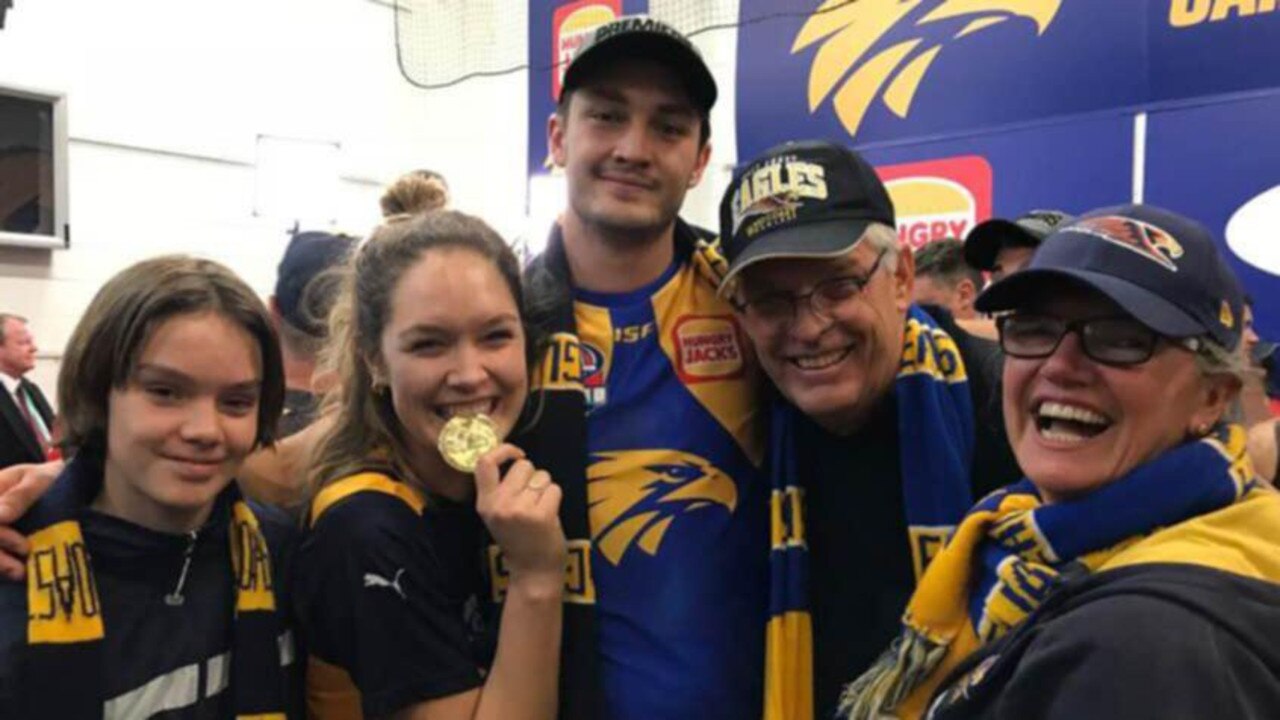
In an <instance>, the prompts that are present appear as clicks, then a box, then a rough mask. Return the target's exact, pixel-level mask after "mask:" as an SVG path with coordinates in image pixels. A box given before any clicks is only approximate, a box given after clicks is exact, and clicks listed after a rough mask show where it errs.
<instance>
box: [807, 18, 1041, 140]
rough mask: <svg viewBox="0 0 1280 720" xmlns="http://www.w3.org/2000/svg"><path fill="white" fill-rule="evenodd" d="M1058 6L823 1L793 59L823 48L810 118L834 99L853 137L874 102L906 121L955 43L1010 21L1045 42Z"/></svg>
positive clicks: (813, 79) (814, 73)
mask: <svg viewBox="0 0 1280 720" xmlns="http://www.w3.org/2000/svg"><path fill="white" fill-rule="evenodd" d="M1061 5H1062V0H858V2H854V3H850V2H848V0H826V2H824V3H822V5H821V6H819V7H818V9H817V10H816V11H814V13H813V15H811V16H810V17H809V20H808V21H807V22H805V24H804V26H803V27H802V28H800V32H799V34H797V35H796V39H795V41H794V42H793V43H792V45H791V52H792V53H798V52H801V51H803V50H806V49H808V48H810V47H813V46H815V45H816V46H819V47H818V50H817V52H815V53H814V55H813V64H812V66H811V67H810V68H809V112H815V111H817V109H818V108H819V107H820V106H821V105H822V103H823V101H825V100H826V99H827V97H829V96H831V97H833V98H834V99H833V100H832V106H833V107H834V108H835V111H836V117H838V118H839V119H840V122H841V124H843V125H844V128H845V130H847V131H848V132H849V135H850V136H851V137H852V136H856V135H857V134H858V128H859V127H861V126H862V120H863V118H864V117H865V116H866V114H867V111H868V110H869V109H870V108H871V104H872V103H873V102H874V101H875V100H876V98H877V97H878V98H880V99H881V100H882V101H883V103H884V105H885V107H887V108H888V109H889V111H890V112H892V113H893V114H894V115H896V116H897V117H899V118H906V117H907V115H908V114H910V112H911V103H912V101H913V100H915V96H916V91H917V90H919V89H920V85H921V83H922V82H923V81H924V79H925V77H926V75H927V74H928V72H929V68H930V67H931V66H932V65H933V63H934V62H935V61H937V59H938V57H939V55H940V53H941V52H942V50H943V49H944V48H945V47H947V46H948V45H950V44H952V43H953V42H954V41H956V40H960V39H962V38H965V37H967V36H969V35H973V34H975V33H980V32H982V31H984V30H987V29H988V28H991V27H993V26H996V25H999V24H1001V23H1004V22H1007V21H1009V20H1021V21H1024V22H1025V21H1029V22H1030V23H1031V24H1033V25H1034V26H1035V29H1036V34H1037V35H1043V34H1044V33H1045V31H1046V30H1048V29H1049V25H1050V23H1052V22H1053V19H1054V17H1055V16H1056V15H1057V14H1058V9H1059V8H1060V7H1061ZM917 10H919V12H917ZM909 18H918V19H915V20H914V21H912V20H910V19H909ZM890 36H892V37H890ZM1006 37H1007V36H1006ZM938 38H941V40H939V39H938ZM880 48H883V49H880ZM873 50H878V52H874V54H873ZM974 82H982V80H981V77H980V76H975V77H974ZM837 88H838V89H837Z"/></svg>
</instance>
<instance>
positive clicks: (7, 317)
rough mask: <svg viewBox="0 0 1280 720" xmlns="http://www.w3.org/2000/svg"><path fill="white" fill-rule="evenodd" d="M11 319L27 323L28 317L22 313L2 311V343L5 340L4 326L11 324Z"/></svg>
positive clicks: (0, 331) (0, 341) (0, 329)
mask: <svg viewBox="0 0 1280 720" xmlns="http://www.w3.org/2000/svg"><path fill="white" fill-rule="evenodd" d="M10 320H17V321H18V322H20V323H26V322H27V319H26V318H24V317H22V316H21V315H15V314H13V313H7V312H0V343H3V342H4V326H5V325H8V324H9V321H10Z"/></svg>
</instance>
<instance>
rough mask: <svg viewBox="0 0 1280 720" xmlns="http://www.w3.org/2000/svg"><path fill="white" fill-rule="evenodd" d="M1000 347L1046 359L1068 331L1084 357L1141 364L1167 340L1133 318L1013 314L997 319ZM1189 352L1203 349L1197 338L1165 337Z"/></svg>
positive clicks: (1013, 353) (1108, 362) (1008, 352)
mask: <svg viewBox="0 0 1280 720" xmlns="http://www.w3.org/2000/svg"><path fill="white" fill-rule="evenodd" d="M996 327H997V328H998V329H999V330H1000V348H1001V349H1002V350H1004V354H1005V355H1008V356H1010V357H1016V358H1026V359H1038V358H1046V357H1049V356H1050V355H1052V354H1053V353H1054V351H1055V350H1057V349H1058V345H1060V344H1061V343H1062V338H1063V337H1065V336H1066V334H1067V333H1069V332H1074V333H1076V334H1077V335H1078V336H1079V337H1080V345H1081V347H1082V348H1083V349H1084V354H1085V355H1086V356H1088V357H1089V358H1090V359H1092V360H1095V361H1097V362H1100V363H1102V364H1103V365H1115V366H1126V365H1141V364H1142V363H1144V362H1146V361H1148V360H1150V359H1151V356H1152V355H1154V354H1155V351H1156V344H1157V343H1158V342H1159V341H1160V340H1161V339H1162V338H1163V337H1164V336H1162V335H1160V334H1159V333H1157V332H1156V331H1154V330H1152V329H1151V328H1149V327H1147V326H1146V325H1143V324H1142V323H1140V322H1138V321H1137V320H1134V319H1133V318H1130V317H1123V316H1121V317H1115V316H1113V317H1096V318H1084V319H1081V320H1072V321H1067V320H1063V319H1061V318H1056V317H1050V316H1048V315H1033V314H1029V313H1013V314H1011V315H1005V316H1003V317H1000V318H997V319H996ZM1166 339H1167V340H1168V341H1169V342H1171V343H1175V344H1177V345H1179V346H1181V347H1184V348H1186V349H1187V350H1191V351H1193V352H1194V351H1197V350H1199V349H1200V348H1201V347H1203V343H1202V342H1201V341H1200V340H1199V339H1198V338H1166Z"/></svg>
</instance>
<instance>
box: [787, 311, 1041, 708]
mask: <svg viewBox="0 0 1280 720" xmlns="http://www.w3.org/2000/svg"><path fill="white" fill-rule="evenodd" d="M927 310H928V312H929V313H930V314H931V315H932V316H933V317H934V318H935V319H936V320H937V321H938V323H939V325H940V326H941V327H942V328H943V329H944V330H946V331H947V333H948V334H949V335H951V337H952V338H953V339H954V340H955V341H956V345H957V347H958V348H959V350H960V355H961V357H962V358H963V359H964V362H965V369H966V371H967V373H968V375H969V390H970V396H971V398H972V400H973V407H974V416H975V417H974V420H975V423H974V428H975V433H976V438H975V448H974V462H973V467H974V472H973V478H974V487H973V498H974V501H975V502H977V500H978V499H979V498H981V497H982V496H984V495H986V494H987V493H989V492H991V491H992V490H995V489H996V488H999V487H1002V486H1004V485H1007V484H1008V483H1010V482H1013V481H1015V480H1017V479H1018V478H1019V477H1021V473H1020V472H1019V470H1018V466H1017V462H1016V461H1015V460H1014V458H1013V454H1012V452H1011V451H1010V449H1009V444H1008V441H1007V439H1006V436H1005V431H1004V420H1003V417H1002V414H1001V412H1000V397H999V373H1000V371H1001V363H1002V358H1001V355H1000V351H999V347H998V346H997V345H996V344H995V343H993V342H990V341H987V340H983V339H981V338H976V337H974V336H971V335H969V334H968V333H965V332H964V331H963V330H961V329H959V328H958V327H957V326H956V325H955V324H954V322H953V321H952V320H951V318H950V316H949V315H947V314H946V313H945V312H943V311H939V310H938V309H937V308H934V307H929V308H927ZM797 442H798V443H799V445H798V447H799V452H798V453H797V457H798V458H800V462H801V466H800V468H799V472H800V473H801V477H803V478H804V479H805V513H806V515H805V523H806V536H807V540H808V544H809V562H810V574H809V577H810V581H809V602H810V609H811V614H812V620H813V649H814V667H813V674H814V703H815V705H816V708H817V713H818V717H830V716H831V714H832V713H833V712H834V711H835V707H836V704H837V701H838V699H839V697H840V691H841V689H842V688H843V686H844V685H845V684H846V683H848V682H850V681H851V680H853V679H855V678H857V677H858V676H859V675H861V674H862V673H863V671H865V670H866V669H867V668H868V667H870V666H871V664H872V663H873V662H874V661H875V659H876V658H877V657H878V656H879V655H880V654H881V653H882V652H883V651H884V650H885V649H886V648H887V647H888V645H889V642H890V641H891V640H892V639H893V638H894V637H895V636H896V635H897V634H898V631H899V630H900V629H901V619H902V611H903V610H904V609H905V608H906V604H907V601H908V600H909V599H910V597H911V593H912V591H913V590H914V589H915V577H914V575H913V570H912V561H911V548H910V544H909V543H908V539H907V519H906V507H905V500H904V498H903V490H902V479H901V456H900V453H901V451H900V450H899V448H898V405H897V398H896V396H895V395H894V393H893V392H890V393H889V394H888V395H886V396H885V398H883V399H882V400H881V402H880V404H879V405H878V406H877V407H876V409H875V410H874V411H873V413H872V416H871V418H870V420H868V422H867V423H866V425H865V426H864V428H863V429H862V430H861V431H860V432H858V433H856V434H854V435H852V436H847V437H840V436H836V435H833V434H831V433H829V432H827V431H825V430H823V429H822V428H820V427H818V426H817V425H816V424H814V423H812V422H811V421H809V420H807V419H802V420H801V422H800V423H799V424H798V426H797Z"/></svg>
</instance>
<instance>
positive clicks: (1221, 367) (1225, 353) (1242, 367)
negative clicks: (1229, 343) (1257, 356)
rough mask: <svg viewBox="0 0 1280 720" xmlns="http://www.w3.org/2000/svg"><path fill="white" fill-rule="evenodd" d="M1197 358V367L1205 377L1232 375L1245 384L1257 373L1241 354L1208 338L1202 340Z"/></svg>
mask: <svg viewBox="0 0 1280 720" xmlns="http://www.w3.org/2000/svg"><path fill="white" fill-rule="evenodd" d="M1195 357H1196V367H1198V368H1199V369H1200V374H1202V375H1205V376H1209V375H1230V376H1232V377H1234V378H1235V379H1237V380H1239V381H1240V382H1242V383H1243V382H1244V381H1245V380H1246V379H1247V378H1248V376H1249V375H1250V374H1252V373H1255V372H1256V370H1255V369H1254V368H1251V367H1249V364H1248V361H1247V360H1245V358H1244V356H1243V355H1242V354H1241V353H1239V352H1233V351H1231V350H1228V349H1226V348H1225V347H1223V346H1221V345H1219V344H1218V343H1216V342H1214V341H1212V340H1210V339H1208V338H1200V348H1199V349H1198V350H1196V352H1195Z"/></svg>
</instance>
